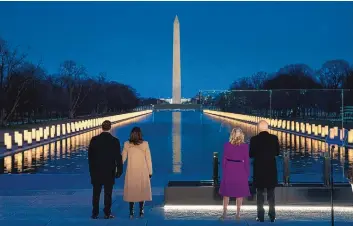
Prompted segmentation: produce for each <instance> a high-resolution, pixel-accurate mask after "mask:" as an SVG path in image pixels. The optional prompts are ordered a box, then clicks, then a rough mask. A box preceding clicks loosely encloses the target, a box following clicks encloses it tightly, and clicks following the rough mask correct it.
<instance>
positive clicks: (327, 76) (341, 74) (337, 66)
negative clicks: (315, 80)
mask: <svg viewBox="0 0 353 226" xmlns="http://www.w3.org/2000/svg"><path fill="white" fill-rule="evenodd" d="M349 69H350V67H349V63H348V62H347V61H345V60H330V61H327V62H325V63H324V64H323V65H322V67H321V69H320V70H319V72H318V74H319V79H320V82H321V84H322V86H323V87H324V88H329V89H338V88H341V87H342V85H343V82H344V80H345V77H346V76H347V75H348V73H349Z"/></svg>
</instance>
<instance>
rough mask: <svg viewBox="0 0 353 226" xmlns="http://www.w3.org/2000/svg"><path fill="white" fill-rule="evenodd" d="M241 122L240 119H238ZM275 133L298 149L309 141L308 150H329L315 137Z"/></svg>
mask: <svg viewBox="0 0 353 226" xmlns="http://www.w3.org/2000/svg"><path fill="white" fill-rule="evenodd" d="M210 116H212V117H215V118H219V119H222V120H225V121H227V122H229V123H234V120H232V119H230V118H225V117H222V116H219V115H215V114H210ZM238 122H239V121H238ZM240 123H241V124H242V125H245V129H246V128H248V129H249V130H250V131H254V129H255V125H254V124H248V123H246V122H240ZM272 131H273V133H274V134H276V135H278V136H279V139H280V143H281V144H285V143H286V142H290V141H291V142H292V143H293V144H294V143H295V144H296V146H297V148H298V150H302V151H304V149H302V148H299V147H304V142H306V143H307V147H306V148H307V150H313V151H319V150H321V151H327V150H328V144H327V143H325V142H323V141H320V140H317V139H314V138H305V137H304V136H300V135H295V134H290V133H287V132H282V131H279V130H272ZM335 150H337V151H339V150H343V148H342V147H338V146H336V147H335ZM349 150H353V149H349Z"/></svg>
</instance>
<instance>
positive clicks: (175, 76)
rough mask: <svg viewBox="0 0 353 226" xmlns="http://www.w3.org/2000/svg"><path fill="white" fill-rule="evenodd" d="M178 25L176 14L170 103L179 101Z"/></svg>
mask: <svg viewBox="0 0 353 226" xmlns="http://www.w3.org/2000/svg"><path fill="white" fill-rule="evenodd" d="M180 71H181V66H180V25H179V19H178V16H175V20H174V32H173V98H172V104H180V103H181V79H180Z"/></svg>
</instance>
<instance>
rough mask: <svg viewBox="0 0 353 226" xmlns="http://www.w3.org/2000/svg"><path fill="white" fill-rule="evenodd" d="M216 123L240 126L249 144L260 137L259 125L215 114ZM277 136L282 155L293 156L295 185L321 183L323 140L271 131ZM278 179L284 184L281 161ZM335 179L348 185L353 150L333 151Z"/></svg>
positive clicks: (324, 150)
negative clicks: (258, 132)
mask: <svg viewBox="0 0 353 226" xmlns="http://www.w3.org/2000/svg"><path fill="white" fill-rule="evenodd" d="M207 116H208V117H209V118H211V119H213V120H214V121H217V122H220V123H222V124H225V125H226V126H225V127H227V129H228V130H230V129H231V128H232V127H241V128H242V130H243V131H244V133H245V135H246V137H247V142H249V138H250V137H251V136H254V135H255V134H257V126H256V125H254V124H248V123H244V122H241V121H235V120H231V119H228V118H222V117H220V116H215V115H207ZM270 133H272V134H274V135H277V136H278V139H279V142H280V146H281V151H282V153H281V155H282V154H283V150H287V151H289V154H290V160H291V161H290V176H291V178H292V179H291V181H292V182H322V181H323V180H322V177H323V164H324V163H323V160H324V153H326V152H328V148H329V147H328V145H327V144H326V143H325V142H324V141H321V140H316V139H312V138H308V137H303V136H299V135H296V134H290V133H286V132H282V131H276V130H270ZM278 160H279V161H278V163H277V164H278V170H279V172H280V173H279V180H280V181H282V175H283V174H282V173H283V165H282V158H281V156H280V158H279V159H278ZM333 164H334V180H335V181H336V182H348V180H347V177H350V178H351V174H352V169H353V149H348V148H344V147H339V148H338V147H337V146H336V147H335V150H334V161H333Z"/></svg>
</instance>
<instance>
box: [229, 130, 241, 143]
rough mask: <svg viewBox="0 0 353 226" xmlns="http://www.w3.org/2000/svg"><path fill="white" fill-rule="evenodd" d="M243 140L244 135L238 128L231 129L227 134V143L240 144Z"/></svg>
mask: <svg viewBox="0 0 353 226" xmlns="http://www.w3.org/2000/svg"><path fill="white" fill-rule="evenodd" d="M244 140H245V135H244V133H243V131H242V130H241V129H240V128H234V129H232V132H231V133H230V136H229V143H231V144H233V145H240V144H243V143H244Z"/></svg>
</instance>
